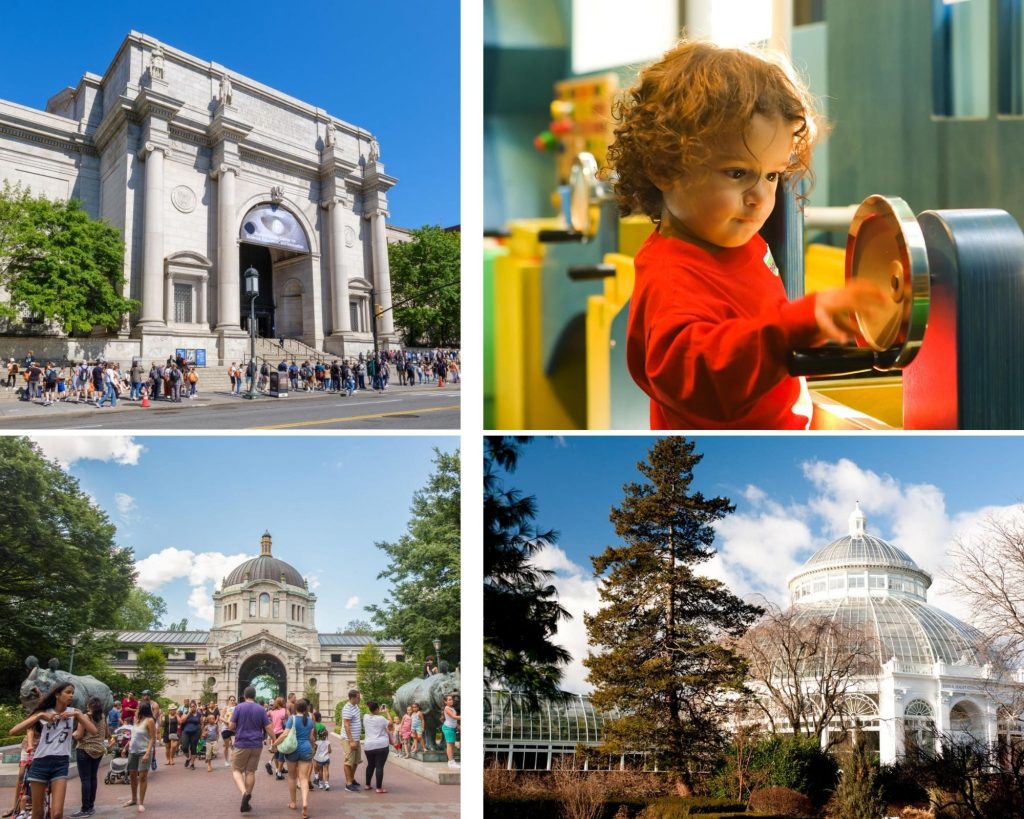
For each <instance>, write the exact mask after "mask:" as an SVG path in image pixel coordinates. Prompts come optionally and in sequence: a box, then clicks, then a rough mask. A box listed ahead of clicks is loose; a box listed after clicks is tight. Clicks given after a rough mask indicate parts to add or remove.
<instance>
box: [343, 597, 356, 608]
mask: <svg viewBox="0 0 1024 819" xmlns="http://www.w3.org/2000/svg"><path fill="white" fill-rule="evenodd" d="M358 605H359V598H358V597H356V596H355V595H353V596H352V597H350V598H349V599H348V600H346V601H345V608H346V609H354V608H355V607H356V606H358Z"/></svg>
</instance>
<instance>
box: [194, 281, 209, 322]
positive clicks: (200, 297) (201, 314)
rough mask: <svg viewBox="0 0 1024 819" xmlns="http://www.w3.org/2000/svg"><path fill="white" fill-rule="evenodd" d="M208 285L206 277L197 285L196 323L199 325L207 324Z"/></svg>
mask: <svg viewBox="0 0 1024 819" xmlns="http://www.w3.org/2000/svg"><path fill="white" fill-rule="evenodd" d="M206 284H207V279H206V277H205V276H204V277H203V278H202V279H200V281H199V283H198V284H197V285H196V313H197V315H196V321H197V322H198V323H199V324H206V323H207V320H206Z"/></svg>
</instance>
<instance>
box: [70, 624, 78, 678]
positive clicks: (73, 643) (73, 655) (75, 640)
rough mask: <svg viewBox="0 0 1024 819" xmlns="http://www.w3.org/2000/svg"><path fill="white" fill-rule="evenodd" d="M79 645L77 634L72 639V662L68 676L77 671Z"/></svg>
mask: <svg viewBox="0 0 1024 819" xmlns="http://www.w3.org/2000/svg"><path fill="white" fill-rule="evenodd" d="M77 645H78V635H77V634H75V635H73V636H72V638H71V660H70V661H69V662H68V674H71V673H72V672H73V671H74V670H75V646H77Z"/></svg>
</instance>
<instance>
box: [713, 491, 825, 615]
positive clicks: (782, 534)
mask: <svg viewBox="0 0 1024 819" xmlns="http://www.w3.org/2000/svg"><path fill="white" fill-rule="evenodd" d="M743 495H744V497H745V498H746V499H747V500H748V501H749V503H750V509H749V510H748V511H744V512H737V513H734V514H732V515H729V516H727V517H725V518H723V519H722V520H720V521H717V522H716V523H715V524H714V528H715V549H716V554H715V556H714V557H713V558H712V559H711V560H710V561H708V562H707V563H705V564H702V565H700V566H699V567H698V568H697V571H698V572H700V573H701V574H704V575H707V576H708V577H713V578H715V579H717V580H721V581H722V582H723V583H725V584H726V585H727V586H728V587H729V588H730V589H732V591H733V593H734V594H737V595H739V596H740V597H743V598H749V597H752V596H755V595H763V596H764V597H767V598H769V599H771V600H775V601H777V602H781V601H782V600H783V599H784V598H785V594H786V579H787V577H788V576H789V575H790V574H791V573H792V572H793V571H794V570H795V569H796V568H797V567H798V566H799V565H800V563H801V561H800V559H799V558H798V555H799V554H800V553H801V552H804V551H806V550H807V549H808V548H810V547H811V546H813V545H814V537H813V535H812V533H811V529H810V527H809V526H808V524H807V522H806V521H805V520H803V519H802V518H804V517H806V509H805V508H803V507H800V506H788V507H786V506H782V505H781V504H779V503H777V502H775V501H772V500H770V499H769V497H768V494H767V493H766V492H765V491H764V490H762V489H760V488H758V487H755V486H748V487H747V488H746V490H745V491H744V493H743ZM768 555H770V556H771V558H770V559H766V557H767V556H768Z"/></svg>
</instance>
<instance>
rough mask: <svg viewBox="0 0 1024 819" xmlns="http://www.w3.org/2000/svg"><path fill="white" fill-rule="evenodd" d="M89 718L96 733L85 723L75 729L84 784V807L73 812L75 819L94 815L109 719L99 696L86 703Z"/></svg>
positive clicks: (80, 775)
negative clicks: (98, 774)
mask: <svg viewBox="0 0 1024 819" xmlns="http://www.w3.org/2000/svg"><path fill="white" fill-rule="evenodd" d="M86 711H87V712H88V714H89V719H91V720H92V722H93V724H94V725H95V726H96V733H95V734H90V733H89V732H88V731H86V730H85V724H84V723H79V724H78V727H77V728H76V729H75V741H76V742H77V743H78V746H77V750H76V751H75V756H76V761H77V762H78V779H79V782H80V784H81V786H82V809H81V810H79V811H76V812H75V813H72V814H71V815H72V816H73V817H75V819H81V818H82V817H85V816H92V815H93V810H94V807H95V804H96V772H97V771H98V770H99V767H100V763H101V762H102V761H103V753H104V751H105V744H104V743H105V741H106V738H107V721H106V719H104V717H103V704H102V703H101V702H100V698H99V697H89V702H88V704H87V705H86Z"/></svg>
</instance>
